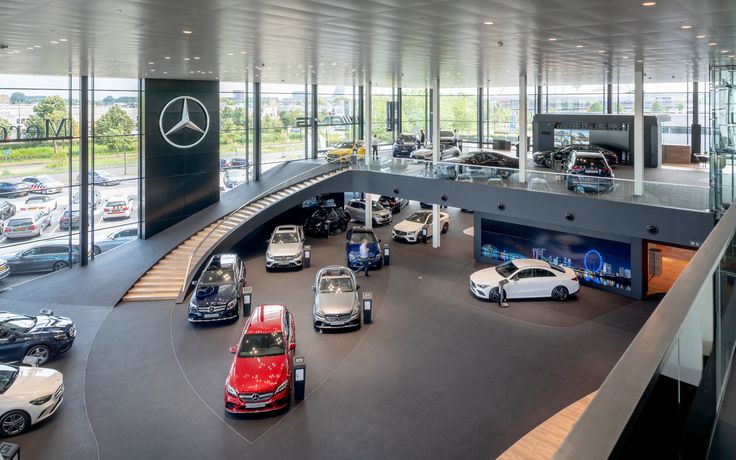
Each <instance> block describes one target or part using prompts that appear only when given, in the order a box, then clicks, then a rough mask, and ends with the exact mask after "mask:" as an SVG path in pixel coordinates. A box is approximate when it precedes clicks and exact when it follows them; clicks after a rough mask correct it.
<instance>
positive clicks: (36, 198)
mask: <svg viewBox="0 0 736 460" xmlns="http://www.w3.org/2000/svg"><path fill="white" fill-rule="evenodd" d="M44 202H46V198H44V197H42V196H34V197H31V198H28V199H27V200H26V204H28V203H44Z"/></svg>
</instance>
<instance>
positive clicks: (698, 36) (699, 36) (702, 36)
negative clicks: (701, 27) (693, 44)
mask: <svg viewBox="0 0 736 460" xmlns="http://www.w3.org/2000/svg"><path fill="white" fill-rule="evenodd" d="M695 38H705V35H696V36H695Z"/></svg>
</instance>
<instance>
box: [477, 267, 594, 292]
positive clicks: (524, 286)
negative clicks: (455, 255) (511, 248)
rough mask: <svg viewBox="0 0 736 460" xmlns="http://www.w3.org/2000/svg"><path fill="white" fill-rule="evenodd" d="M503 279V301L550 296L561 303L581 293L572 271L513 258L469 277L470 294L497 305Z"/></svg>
mask: <svg viewBox="0 0 736 460" xmlns="http://www.w3.org/2000/svg"><path fill="white" fill-rule="evenodd" d="M502 280H505V281H506V284H505V285H504V286H503V298H504V299H530V298H542V297H551V298H552V299H553V300H560V301H562V300H565V299H567V297H568V296H569V295H570V294H575V293H577V292H578V291H579V290H580V283H579V282H578V277H577V275H576V274H575V272H574V271H573V270H572V269H571V268H568V267H560V266H558V265H552V264H550V263H548V262H545V261H543V260H537V259H516V260H510V261H508V262H505V263H503V264H501V265H499V266H497V267H491V268H485V269H483V270H479V271H477V272H475V273H473V274H472V275H470V291H471V292H472V293H473V294H475V295H476V296H477V297H480V298H482V299H488V300H490V301H491V302H498V301H499V300H500V299H499V296H500V294H499V292H500V291H499V288H498V283H499V282H501V281H502Z"/></svg>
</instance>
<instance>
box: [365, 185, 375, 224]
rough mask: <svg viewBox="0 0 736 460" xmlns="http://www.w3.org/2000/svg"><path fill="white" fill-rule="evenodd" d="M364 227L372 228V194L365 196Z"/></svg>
mask: <svg viewBox="0 0 736 460" xmlns="http://www.w3.org/2000/svg"><path fill="white" fill-rule="evenodd" d="M365 226H366V227H368V228H373V194H371V193H366V194H365Z"/></svg>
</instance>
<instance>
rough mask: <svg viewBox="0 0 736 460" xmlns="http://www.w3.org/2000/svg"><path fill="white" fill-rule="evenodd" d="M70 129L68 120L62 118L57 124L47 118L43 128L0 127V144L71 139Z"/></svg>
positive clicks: (34, 126)
mask: <svg viewBox="0 0 736 460" xmlns="http://www.w3.org/2000/svg"><path fill="white" fill-rule="evenodd" d="M70 127H71V120H70V119H69V118H62V119H61V120H59V121H58V122H55V121H54V120H51V119H48V118H47V119H45V120H44V125H43V126H37V125H31V126H22V125H15V126H10V127H7V128H6V127H4V126H0V143H7V142H23V141H56V140H63V139H71V134H70V133H71V129H70Z"/></svg>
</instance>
